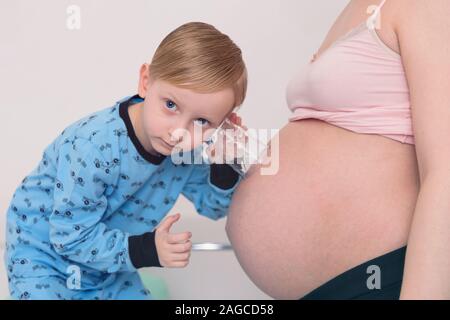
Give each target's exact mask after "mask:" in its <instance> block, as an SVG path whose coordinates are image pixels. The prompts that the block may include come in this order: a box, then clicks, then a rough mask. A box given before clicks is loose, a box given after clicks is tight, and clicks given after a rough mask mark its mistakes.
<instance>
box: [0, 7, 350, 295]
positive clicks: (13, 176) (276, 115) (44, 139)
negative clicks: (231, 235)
mask: <svg viewBox="0 0 450 320" xmlns="http://www.w3.org/2000/svg"><path fill="white" fill-rule="evenodd" d="M347 2H348V0H332V1H330V0H279V1H275V0H272V1H268V0H221V1H219V0H164V1H163V0H160V1H154V0H147V1H144V0H132V1H119V0H115V1H111V0H108V1H106V0H71V1H67V0H40V1H31V0H14V1H5V0H2V1H0V66H1V68H0V98H1V100H0V119H1V125H0V139H1V148H2V150H1V158H0V161H1V171H2V174H1V182H0V254H1V264H0V299H1V298H5V297H7V296H8V290H7V281H6V276H5V268H4V262H3V251H4V235H5V230H4V226H5V212H6V209H7V207H8V206H9V202H10V199H11V197H12V194H13V192H14V189H15V188H16V186H17V185H18V184H19V182H20V181H21V180H22V179H23V177H25V175H27V174H28V173H29V172H30V171H31V170H32V169H33V168H34V167H35V165H36V164H37V161H38V160H39V159H40V157H41V154H42V151H43V149H44V148H45V146H47V145H48V144H49V143H50V142H51V141H52V140H53V139H54V138H55V137H56V136H57V135H58V134H59V133H60V132H61V131H62V130H63V129H64V127H65V126H67V125H68V124H70V123H72V122H74V121H75V120H77V119H78V118H80V117H82V116H84V115H87V114H89V113H91V112H94V111H96V110H98V109H100V108H104V107H108V106H111V105H112V104H114V103H115V102H116V101H117V100H118V99H119V98H121V97H123V96H125V95H131V94H134V93H136V88H137V80H138V71H139V67H140V65H141V64H142V63H144V62H148V61H149V60H150V59H151V56H152V54H153V52H154V51H155V49H156V47H157V45H158V44H159V42H160V41H161V40H162V38H163V37H164V36H165V35H166V34H167V33H169V32H170V31H172V30H173V29H174V28H176V27H178V26H179V25H181V24H183V23H185V22H189V21H203V22H207V23H210V24H213V25H214V26H216V27H217V28H218V29H219V30H221V31H222V32H224V33H226V34H228V35H229V36H230V37H231V38H232V39H233V40H234V41H235V42H236V43H237V44H238V45H239V46H240V47H241V49H242V51H243V55H244V59H245V61H246V63H247V67H248V71H249V88H248V95H247V100H246V101H245V103H244V105H243V107H242V109H241V111H240V114H241V116H242V118H243V121H244V123H245V124H247V126H249V127H254V128H281V127H283V126H284V125H285V124H286V123H287V117H288V116H289V111H288V109H287V106H286V102H285V89H286V85H287V83H288V81H289V79H290V78H291V76H292V75H293V74H294V73H295V71H296V70H297V69H298V67H299V66H301V65H302V64H305V63H307V62H309V59H310V57H311V55H312V54H313V53H314V52H315V51H316V50H317V48H318V47H319V45H320V44H321V42H322V41H323V39H324V37H325V35H326V33H327V31H328V29H329V28H330V27H331V25H332V23H333V22H334V20H335V18H336V17H337V15H338V14H339V12H340V11H341V10H342V9H343V8H344V6H345V5H346V3H347ZM70 5H76V6H78V8H79V9H80V14H81V15H80V18H81V20H80V21H81V25H80V26H81V28H80V29H75V30H71V29H70V28H68V27H67V19H68V17H69V14H68V13H67V8H68V7H69V6H70ZM173 212H181V213H182V218H181V220H180V222H179V223H178V224H177V225H176V226H175V231H181V230H191V231H192V232H193V241H194V242H196V241H221V242H227V239H226V235H225V232H224V225H225V220H222V221H220V222H213V221H209V220H207V219H206V218H203V217H200V216H199V215H197V214H195V213H194V211H193V208H192V206H191V205H190V204H189V203H188V202H187V201H186V200H185V199H179V201H178V202H177V204H176V206H175V208H174V209H173V210H172V213H173ZM149 272H151V273H153V274H155V275H158V276H161V277H163V278H164V279H165V281H166V282H167V284H168V286H169V290H170V294H171V297H172V298H174V299H178V298H187V299H197V298H211V299H214V298H223V299H265V298H268V297H267V296H266V295H264V294H263V293H262V292H261V291H259V290H258V288H256V287H255V286H254V285H253V284H252V283H251V282H250V280H249V279H248V278H247V277H246V275H245V274H244V273H243V271H242V270H241V269H240V267H239V265H238V264H237V261H236V260H235V258H234V255H233V254H231V252H227V253H218V252H215V253H202V252H198V253H195V254H193V256H192V258H191V264H190V265H189V266H188V267H187V268H186V269H183V270H181V269H176V270H174V269H172V270H149Z"/></svg>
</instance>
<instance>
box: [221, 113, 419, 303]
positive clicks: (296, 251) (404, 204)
mask: <svg viewBox="0 0 450 320" xmlns="http://www.w3.org/2000/svg"><path fill="white" fill-rule="evenodd" d="M279 159H280V166H279V171H278V173H277V174H276V175H261V174H260V170H259V169H260V168H259V166H256V165H255V166H253V167H252V169H251V170H250V172H249V175H248V177H247V178H246V179H245V180H244V181H243V182H242V183H241V184H240V185H239V187H238V188H237V190H236V192H235V194H234V196H233V201H232V204H231V206H230V213H229V217H228V220H227V226H226V229H227V234H228V237H229V239H230V241H231V244H232V245H233V247H234V250H235V253H236V256H237V258H238V260H239V262H240V263H241V265H242V268H243V269H244V271H245V272H246V273H247V275H248V276H249V277H250V279H251V280H252V281H253V282H254V283H255V284H256V285H257V286H258V287H259V288H260V289H261V290H262V291H264V292H265V293H267V294H269V295H270V296H272V297H274V298H279V299H298V298H300V297H302V296H304V295H305V294H306V293H308V292H310V291H311V290H313V289H315V288H316V287H318V286H320V285H321V284H323V283H325V282H326V281H327V280H330V279H331V278H333V277H334V276H337V275H338V274H340V273H342V272H344V271H346V270H348V269H350V268H351V267H353V266H356V265H358V264H360V263H363V262H365V261H367V260H369V259H371V258H374V257H377V256H379V255H382V254H384V253H387V252H389V251H392V250H395V249H396V248H399V247H401V246H403V245H405V244H406V241H407V237H408V233H409V224H410V222H411V218H412V214H413V211H414V206H415V202H416V199H417V193H418V189H419V180H418V171H417V163H416V157H415V149H414V146H412V145H407V144H401V143H399V142H397V141H393V140H390V139H388V138H385V137H381V136H377V135H364V134H356V133H353V132H351V131H348V130H345V129H342V128H338V127H335V126H333V125H330V124H327V123H325V122H322V121H319V120H315V119H307V120H302V121H296V122H290V123H289V124H287V125H286V126H285V127H284V128H283V129H282V130H280V133H279Z"/></svg>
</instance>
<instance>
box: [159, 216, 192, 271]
mask: <svg viewBox="0 0 450 320" xmlns="http://www.w3.org/2000/svg"><path fill="white" fill-rule="evenodd" d="M179 218H180V214H179V213H177V214H175V215H172V216H168V217H166V218H165V219H164V220H163V221H162V222H161V224H160V225H159V226H158V227H157V228H156V232H155V243H156V250H157V251H158V258H159V263H160V264H161V265H162V266H163V267H170V268H184V267H186V266H187V265H188V263H189V258H190V256H191V248H192V243H191V240H190V239H191V236H192V234H191V233H190V232H182V233H173V234H171V233H170V228H171V227H172V225H173V224H174V223H175V222H176V221H178V219H179Z"/></svg>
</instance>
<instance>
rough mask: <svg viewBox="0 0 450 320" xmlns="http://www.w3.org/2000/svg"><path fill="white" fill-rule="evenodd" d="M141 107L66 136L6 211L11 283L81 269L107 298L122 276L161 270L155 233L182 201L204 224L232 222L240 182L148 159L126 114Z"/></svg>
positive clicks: (225, 173) (124, 107)
mask: <svg viewBox="0 0 450 320" xmlns="http://www.w3.org/2000/svg"><path fill="white" fill-rule="evenodd" d="M140 101H142V98H140V97H139V96H137V95H135V96H133V97H126V98H124V99H122V100H120V101H118V102H117V103H116V104H115V105H114V106H112V107H109V108H106V109H103V110H100V111H98V112H96V113H93V114H92V115H90V116H87V117H85V118H83V119H81V120H79V121H77V122H76V123H74V124H72V125H70V126H69V127H67V128H66V129H65V130H64V131H63V132H62V133H61V135H60V136H59V137H57V138H56V139H55V140H54V141H53V143H51V144H50V145H49V146H48V147H47V148H46V149H45V151H44V153H43V156H42V159H41V161H40V162H39V164H38V166H37V167H36V168H35V169H34V170H33V171H32V172H31V173H30V174H29V175H28V176H27V177H25V179H23V181H22V183H21V185H20V186H19V187H18V188H17V190H16V191H15V193H14V196H13V199H12V201H11V205H10V207H9V208H8V212H7V233H6V236H7V239H6V242H7V245H6V254H5V260H6V265H7V272H8V279H9V281H11V280H12V279H13V278H15V279H17V278H21V277H22V278H23V277H25V278H26V277H37V276H52V275H58V276H60V277H67V276H68V274H67V270H68V268H69V266H73V265H77V266H79V268H80V269H81V272H82V278H81V282H82V283H81V287H82V288H85V289H90V288H91V289H100V288H102V286H103V285H106V284H107V283H110V282H111V281H112V280H111V277H112V276H113V275H114V273H117V272H136V270H137V269H138V268H141V267H149V266H160V264H159V260H158V255H157V251H156V247H155V242H154V229H155V227H156V226H157V225H158V224H159V222H160V221H161V220H162V219H163V218H164V216H165V215H166V214H167V213H168V212H169V210H170V209H171V208H172V207H173V205H174V203H175V201H176V200H177V198H178V196H179V195H180V194H183V195H184V196H186V197H187V199H189V200H190V201H191V202H192V203H193V204H194V205H195V208H196V210H197V211H198V213H199V214H201V215H203V216H206V217H208V218H210V219H213V220H217V219H220V218H222V217H224V216H226V214H227V212H228V206H229V203H230V201H231V198H232V195H233V192H234V190H235V188H236V186H237V185H238V183H239V181H240V179H241V177H240V176H239V175H238V174H237V173H236V172H234V170H233V169H232V168H231V167H230V166H228V165H226V164H222V165H217V164H212V165H208V164H185V163H181V164H175V163H174V162H173V161H171V157H170V156H169V157H166V156H164V155H154V154H151V153H148V152H147V151H146V150H145V149H144V148H143V146H142V145H141V144H140V142H139V140H138V139H137V137H136V134H135V132H134V130H133V126H132V124H131V121H130V118H129V115H128V107H129V106H130V105H131V104H133V103H137V102H140ZM191 152H192V154H194V152H195V150H192V151H191Z"/></svg>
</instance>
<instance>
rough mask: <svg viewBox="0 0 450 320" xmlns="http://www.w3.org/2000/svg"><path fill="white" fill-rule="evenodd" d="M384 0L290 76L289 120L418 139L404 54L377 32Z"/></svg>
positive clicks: (398, 137) (391, 136)
mask: <svg viewBox="0 0 450 320" xmlns="http://www.w3.org/2000/svg"><path fill="white" fill-rule="evenodd" d="M385 1H386V0H383V1H382V2H381V4H380V5H379V6H377V8H376V9H375V11H374V12H373V14H372V15H371V16H370V17H369V18H368V19H367V20H366V21H364V22H363V23H362V24H360V25H359V26H357V27H355V28H354V29H352V30H350V31H349V32H348V33H347V34H345V35H344V36H342V37H341V38H339V39H338V40H336V41H335V42H334V43H333V44H332V45H331V46H330V47H329V48H328V49H326V51H325V52H323V53H322V54H320V56H319V57H317V59H316V60H315V61H312V62H310V63H309V64H308V65H306V66H305V67H304V69H303V70H302V71H301V72H300V73H299V74H298V75H297V76H296V77H294V78H293V79H292V80H291V81H290V83H289V85H288V88H287V102H288V107H289V109H291V111H292V115H291V116H290V117H289V120H290V121H296V120H300V119H307V118H313V119H319V120H322V121H325V122H327V123H330V124H333V125H335V126H338V127H341V128H345V129H348V130H351V131H354V132H357V133H365V134H377V135H382V136H385V137H388V138H391V139H394V140H397V141H400V142H402V143H409V144H414V135H413V130H412V123H411V106H410V97H409V88H408V84H407V80H406V76H405V71H404V68H403V64H402V59H401V56H400V55H399V54H398V53H396V52H395V51H393V50H392V49H390V48H389V47H388V46H387V45H386V44H384V43H383V42H382V40H381V39H380V38H379V36H378V34H377V32H376V31H375V28H376V26H377V18H378V17H379V14H380V9H381V7H382V6H383V4H384V3H385Z"/></svg>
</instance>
